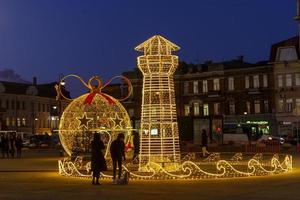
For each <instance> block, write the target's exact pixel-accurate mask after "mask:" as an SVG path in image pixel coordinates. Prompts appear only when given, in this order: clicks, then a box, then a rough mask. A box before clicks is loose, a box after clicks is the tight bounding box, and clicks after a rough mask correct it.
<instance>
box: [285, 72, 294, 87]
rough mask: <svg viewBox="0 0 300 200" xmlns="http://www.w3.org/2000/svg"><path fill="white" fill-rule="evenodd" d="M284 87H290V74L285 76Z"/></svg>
mask: <svg viewBox="0 0 300 200" xmlns="http://www.w3.org/2000/svg"><path fill="white" fill-rule="evenodd" d="M285 86H286V87H292V74H286V75H285Z"/></svg>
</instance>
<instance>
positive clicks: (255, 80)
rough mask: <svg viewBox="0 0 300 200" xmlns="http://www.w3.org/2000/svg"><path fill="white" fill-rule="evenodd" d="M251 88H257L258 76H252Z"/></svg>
mask: <svg viewBox="0 0 300 200" xmlns="http://www.w3.org/2000/svg"><path fill="white" fill-rule="evenodd" d="M253 87H254V88H259V75H255V76H253Z"/></svg>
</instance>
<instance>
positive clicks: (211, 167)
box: [58, 153, 292, 180]
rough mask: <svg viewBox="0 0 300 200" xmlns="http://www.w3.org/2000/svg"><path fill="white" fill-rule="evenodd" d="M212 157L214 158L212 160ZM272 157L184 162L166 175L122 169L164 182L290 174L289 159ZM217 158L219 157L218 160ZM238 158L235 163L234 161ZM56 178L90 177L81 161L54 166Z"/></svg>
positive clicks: (156, 166) (152, 169) (156, 168)
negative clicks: (268, 158)
mask: <svg viewBox="0 0 300 200" xmlns="http://www.w3.org/2000/svg"><path fill="white" fill-rule="evenodd" d="M212 157H214V158H215V157H216V155H214V156H212ZM281 157H283V159H282V161H280V158H279V156H277V155H274V156H273V157H272V158H271V159H270V160H257V156H254V157H253V158H251V159H249V160H248V161H247V160H243V155H242V154H241V153H238V154H235V155H234V156H233V157H232V158H231V159H229V160H224V159H220V160H218V161H216V160H214V159H209V160H214V161H212V162H207V161H205V160H203V161H201V160H197V162H195V161H196V160H187V161H183V162H182V164H179V165H178V166H179V167H178V170H177V171H176V172H170V171H168V170H167V169H165V168H164V167H163V166H162V165H161V164H160V163H156V162H148V163H147V164H146V165H145V166H144V167H145V168H147V169H148V172H147V173H145V172H141V171H134V169H130V166H123V169H124V170H125V171H128V172H130V177H131V179H140V180H164V179H190V180H193V179H210V178H235V177H251V176H269V175H276V174H282V173H287V172H290V171H292V156H290V155H281ZM219 158H220V157H219ZM237 158H238V159H237ZM58 166H59V174H60V175H63V176H73V177H86V178H89V177H91V171H90V162H87V163H84V161H83V159H82V158H77V159H75V161H74V162H72V161H71V160H67V159H65V160H63V161H59V162H58ZM102 177H103V178H112V176H111V175H108V174H107V173H102Z"/></svg>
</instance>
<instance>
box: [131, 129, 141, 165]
mask: <svg viewBox="0 0 300 200" xmlns="http://www.w3.org/2000/svg"><path fill="white" fill-rule="evenodd" d="M133 146H134V149H133V157H132V161H135V159H136V158H137V157H138V155H139V154H140V135H139V133H138V132H137V131H134V132H133Z"/></svg>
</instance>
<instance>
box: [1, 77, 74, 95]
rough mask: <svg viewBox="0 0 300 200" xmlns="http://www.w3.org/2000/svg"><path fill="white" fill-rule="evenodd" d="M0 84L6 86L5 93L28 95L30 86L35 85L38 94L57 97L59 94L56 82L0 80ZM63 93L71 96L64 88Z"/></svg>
mask: <svg viewBox="0 0 300 200" xmlns="http://www.w3.org/2000/svg"><path fill="white" fill-rule="evenodd" d="M0 84H2V86H3V87H4V88H3V93H7V94H17V95H28V90H29V89H30V87H33V88H35V89H36V91H37V94H36V96H40V97H48V98H56V95H57V94H56V90H55V87H54V86H55V85H56V84H57V83H56V82H52V83H47V84H39V85H34V84H29V83H15V82H7V81H0ZM63 93H64V95H65V96H66V97H70V92H69V91H67V90H65V89H64V90H63Z"/></svg>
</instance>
